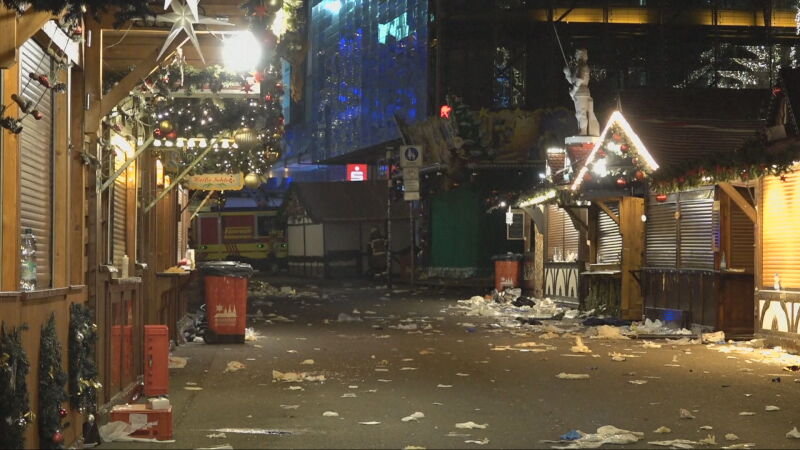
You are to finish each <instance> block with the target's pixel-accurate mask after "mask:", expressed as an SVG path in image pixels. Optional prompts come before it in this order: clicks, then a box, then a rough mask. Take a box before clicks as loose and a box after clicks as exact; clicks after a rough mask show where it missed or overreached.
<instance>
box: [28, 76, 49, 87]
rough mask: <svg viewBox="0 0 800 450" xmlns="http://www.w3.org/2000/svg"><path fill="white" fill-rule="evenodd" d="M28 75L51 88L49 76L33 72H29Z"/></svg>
mask: <svg viewBox="0 0 800 450" xmlns="http://www.w3.org/2000/svg"><path fill="white" fill-rule="evenodd" d="M28 76H29V77H30V78H31V80H36V81H38V82H39V84H41V85H42V86H44V87H46V88H47V89H50V79H49V78H47V75H45V74H43V73H34V72H31V73H29V74H28Z"/></svg>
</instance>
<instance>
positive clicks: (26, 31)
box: [17, 9, 61, 45]
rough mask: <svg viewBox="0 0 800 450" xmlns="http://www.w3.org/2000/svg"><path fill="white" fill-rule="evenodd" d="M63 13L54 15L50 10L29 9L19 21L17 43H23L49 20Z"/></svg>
mask: <svg viewBox="0 0 800 450" xmlns="http://www.w3.org/2000/svg"><path fill="white" fill-rule="evenodd" d="M60 15H61V14H56V15H54V14H53V13H51V12H50V11H32V10H30V9H29V10H28V11H25V13H24V14H23V15H22V16H20V18H19V19H18V21H17V45H22V44H23V43H24V42H25V41H27V40H28V39H30V38H32V37H33V35H34V34H36V32H37V31H39V30H41V29H42V27H43V26H44V24H46V23H47V22H49V21H51V20H53V19H58V18H59V16H60Z"/></svg>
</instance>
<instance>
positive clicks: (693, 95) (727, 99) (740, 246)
mask: <svg viewBox="0 0 800 450" xmlns="http://www.w3.org/2000/svg"><path fill="white" fill-rule="evenodd" d="M769 99H770V93H769V92H768V91H765V90H736V89H726V90H720V89H714V90H712V89H689V90H686V89H682V90H677V89H660V90H629V91H623V92H622V93H621V94H620V98H619V102H620V104H621V105H622V108H623V110H624V111H625V114H626V117H627V118H628V119H629V120H630V122H631V125H632V126H633V127H634V128H635V130H636V132H637V133H638V135H639V137H640V138H641V140H642V141H643V142H644V143H645V145H646V146H647V148H648V150H649V152H650V153H651V154H652V155H653V157H654V159H655V160H656V161H657V162H658V164H659V166H660V168H659V169H658V171H656V172H655V174H654V175H653V177H652V178H651V179H650V181H649V188H650V192H649V193H648V195H647V197H646V208H645V211H644V215H643V216H642V220H644V221H645V223H644V226H645V260H644V265H643V267H642V270H641V272H640V273H639V279H640V281H641V287H642V295H643V296H644V314H645V316H646V317H647V318H650V319H661V320H663V321H667V322H672V323H673V324H675V325H679V326H682V327H687V328H689V327H691V326H700V327H702V328H704V329H705V330H723V331H725V332H726V333H727V334H728V335H749V334H752V332H753V321H752V317H751V316H752V314H751V312H752V310H753V304H752V302H751V300H750V295H749V292H751V291H752V289H753V273H754V266H755V258H754V256H755V252H754V246H755V229H754V222H755V218H756V210H755V204H754V198H755V197H754V189H753V188H754V179H755V176H754V174H752V173H750V172H749V171H748V170H745V169H744V167H746V166H744V162H745V161H746V159H747V158H748V157H749V158H752V157H753V155H757V154H758V153H759V152H760V151H761V150H762V149H763V146H762V145H761V143H760V140H759V137H758V133H759V132H760V131H762V130H763V129H764V124H765V120H764V119H765V117H764V111H765V110H766V107H767V106H768V103H769ZM745 155H746V156H745Z"/></svg>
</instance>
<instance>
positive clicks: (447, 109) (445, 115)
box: [439, 105, 453, 119]
mask: <svg viewBox="0 0 800 450" xmlns="http://www.w3.org/2000/svg"><path fill="white" fill-rule="evenodd" d="M452 112H453V107H451V106H450V105H442V107H441V108H440V109H439V117H441V118H442V119H449V118H450V113H452Z"/></svg>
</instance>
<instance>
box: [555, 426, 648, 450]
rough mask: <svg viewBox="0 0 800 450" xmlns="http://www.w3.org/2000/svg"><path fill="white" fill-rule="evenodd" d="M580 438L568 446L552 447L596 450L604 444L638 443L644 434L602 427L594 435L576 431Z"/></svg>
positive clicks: (612, 427) (613, 427)
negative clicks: (593, 449) (595, 449)
mask: <svg viewBox="0 0 800 450" xmlns="http://www.w3.org/2000/svg"><path fill="white" fill-rule="evenodd" d="M578 433H580V435H581V437H580V438H578V439H576V440H573V441H571V442H570V443H569V444H568V445H564V446H554V447H553V448H557V449H573V448H598V447H600V446H602V445H604V444H614V445H625V444H633V443H635V442H638V441H639V440H640V439H642V438H643V437H644V433H642V432H639V431H628V430H623V429H620V428H617V427H615V426H613V425H604V426H602V427H600V428H598V429H597V432H596V433H590V434H587V433H583V432H581V431H578Z"/></svg>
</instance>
